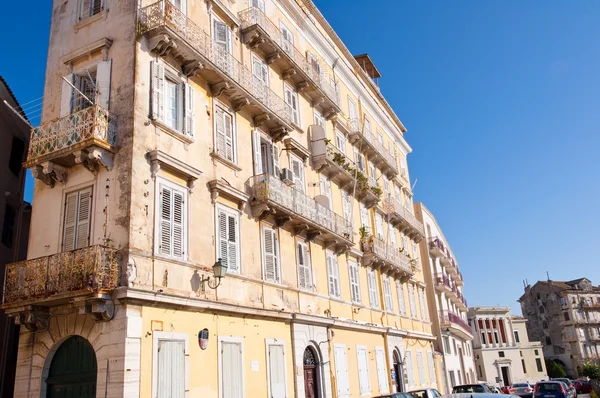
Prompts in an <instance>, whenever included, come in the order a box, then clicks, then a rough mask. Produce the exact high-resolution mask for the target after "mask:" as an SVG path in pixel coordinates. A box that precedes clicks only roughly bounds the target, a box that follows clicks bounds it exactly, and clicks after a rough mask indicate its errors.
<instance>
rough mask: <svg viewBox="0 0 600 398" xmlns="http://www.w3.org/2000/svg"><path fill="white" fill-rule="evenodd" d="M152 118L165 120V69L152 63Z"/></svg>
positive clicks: (159, 64) (154, 62)
mask: <svg viewBox="0 0 600 398" xmlns="http://www.w3.org/2000/svg"><path fill="white" fill-rule="evenodd" d="M151 96H152V118H153V119H158V120H165V67H164V66H163V65H162V64H161V63H159V62H156V61H152V86H151Z"/></svg>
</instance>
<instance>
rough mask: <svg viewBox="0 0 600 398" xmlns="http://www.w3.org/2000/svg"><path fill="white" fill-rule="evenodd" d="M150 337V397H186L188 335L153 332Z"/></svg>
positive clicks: (187, 388)
mask: <svg viewBox="0 0 600 398" xmlns="http://www.w3.org/2000/svg"><path fill="white" fill-rule="evenodd" d="M152 336H153V353H152V354H153V355H152V362H153V364H152V397H155V398H184V397H186V396H187V394H186V391H188V390H189V386H188V384H189V340H188V335H187V334H185V333H173V332H160V331H154V332H153V333H152Z"/></svg>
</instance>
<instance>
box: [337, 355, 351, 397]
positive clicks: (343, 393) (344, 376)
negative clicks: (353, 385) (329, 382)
mask: <svg viewBox="0 0 600 398" xmlns="http://www.w3.org/2000/svg"><path fill="white" fill-rule="evenodd" d="M333 356H334V360H335V363H334V366H335V375H336V378H337V379H336V386H337V396H338V398H347V397H349V396H350V379H349V377H348V357H347V354H346V346H345V345H344V344H336V345H335V346H334V347H333Z"/></svg>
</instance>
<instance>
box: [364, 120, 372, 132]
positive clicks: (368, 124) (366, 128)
mask: <svg viewBox="0 0 600 398" xmlns="http://www.w3.org/2000/svg"><path fill="white" fill-rule="evenodd" d="M365 135H366V136H370V135H371V121H370V120H369V119H367V118H366V117H365Z"/></svg>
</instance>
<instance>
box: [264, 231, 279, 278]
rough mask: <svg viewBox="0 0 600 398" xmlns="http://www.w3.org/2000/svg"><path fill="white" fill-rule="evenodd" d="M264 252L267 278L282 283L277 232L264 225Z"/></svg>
mask: <svg viewBox="0 0 600 398" xmlns="http://www.w3.org/2000/svg"><path fill="white" fill-rule="evenodd" d="M263 253H264V254H263V261H264V267H265V280H266V281H269V282H275V283H280V282H281V281H280V275H279V258H278V253H277V234H276V232H275V230H273V229H271V228H267V227H263Z"/></svg>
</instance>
